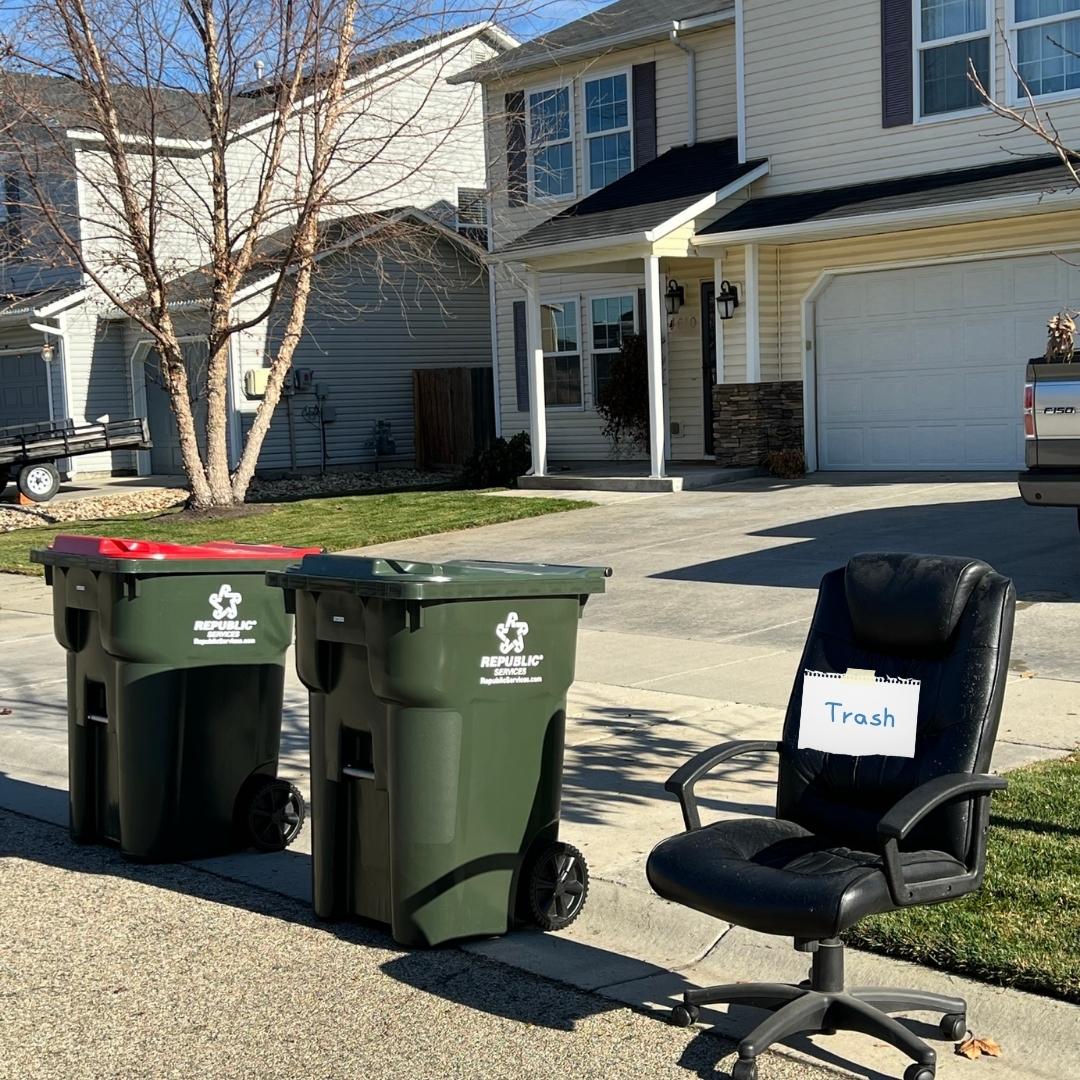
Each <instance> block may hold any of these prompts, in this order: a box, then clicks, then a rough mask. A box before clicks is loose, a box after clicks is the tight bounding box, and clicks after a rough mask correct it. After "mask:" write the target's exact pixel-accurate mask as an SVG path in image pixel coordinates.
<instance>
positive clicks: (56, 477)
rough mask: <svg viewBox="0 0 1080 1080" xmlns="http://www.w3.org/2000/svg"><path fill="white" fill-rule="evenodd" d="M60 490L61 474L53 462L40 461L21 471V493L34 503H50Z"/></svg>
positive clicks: (26, 466)
mask: <svg viewBox="0 0 1080 1080" xmlns="http://www.w3.org/2000/svg"><path fill="white" fill-rule="evenodd" d="M59 490H60V474H59V473H58V472H57V471H56V466H55V465H54V464H53V463H52V462H51V461H38V462H36V463H35V464H33V465H24V466H23V467H22V468H21V469H20V470H19V491H20V492H21V493H22V494H23V495H25V496H26V497H27V498H28V499H30V500H32V501H33V502H39V503H43V502H48V501H49V500H50V499H51V498H52V497H53V496H54V495H55V494H56V493H57V492H58V491H59Z"/></svg>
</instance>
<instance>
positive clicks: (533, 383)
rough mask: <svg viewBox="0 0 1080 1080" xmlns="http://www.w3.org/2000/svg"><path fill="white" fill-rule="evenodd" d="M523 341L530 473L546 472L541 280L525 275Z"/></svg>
mask: <svg viewBox="0 0 1080 1080" xmlns="http://www.w3.org/2000/svg"><path fill="white" fill-rule="evenodd" d="M525 342H526V348H527V350H528V354H529V442H530V444H531V446H532V473H533V476H545V475H546V474H547V404H546V402H545V401H544V344H543V340H542V338H541V336H540V282H539V279H538V276H537V274H536V272H535V271H534V270H529V271H527V272H526V274H525Z"/></svg>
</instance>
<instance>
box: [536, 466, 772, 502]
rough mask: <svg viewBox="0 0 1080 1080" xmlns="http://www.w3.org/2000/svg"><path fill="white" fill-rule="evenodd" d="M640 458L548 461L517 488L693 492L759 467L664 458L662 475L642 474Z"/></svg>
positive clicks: (749, 474)
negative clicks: (541, 470)
mask: <svg viewBox="0 0 1080 1080" xmlns="http://www.w3.org/2000/svg"><path fill="white" fill-rule="evenodd" d="M645 468H646V463H645V462H644V461H577V462H565V461H563V462H551V463H549V465H548V468H547V471H546V472H544V473H542V474H541V475H539V476H538V475H536V474H532V475H529V476H521V477H519V478H518V487H520V488H526V489H529V490H534V491H567V490H569V491H634V492H641V493H650V492H653V493H657V494H660V493H667V492H676V491H697V490H700V489H702V488H710V487H715V486H716V485H717V484H731V483H734V482H735V481H736V480H748V479H750V478H751V477H754V476H760V475H761V474H762V472H763V470H762V469H760V468H757V467H754V466H748V467H745V468H738V467H732V466H722V465H718V464H717V463H716V462H715V461H667V462H665V463H664V473H663V475H662V476H646V475H645Z"/></svg>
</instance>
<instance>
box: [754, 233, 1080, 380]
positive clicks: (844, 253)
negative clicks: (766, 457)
mask: <svg viewBox="0 0 1080 1080" xmlns="http://www.w3.org/2000/svg"><path fill="white" fill-rule="evenodd" d="M1064 237H1076V238H1078V239H1077V240H1075V241H1073V243H1074V244H1075V245H1080V211H1067V212H1062V213H1056V214H1040V215H1036V216H1033V217H1017V218H1008V219H1005V220H1001V221H997V222H993V223H991V222H976V223H972V224H970V225H953V226H948V227H943V228H936V229H916V230H912V231H910V232H896V233H882V234H880V235H878V236H860V237H853V238H849V239H843V240H827V241H819V242H817V243H813V244H794V245H791V246H790V247H784V248H781V249H780V252H781V260H780V262H781V282H782V294H781V304H780V309H781V312H782V316H783V318H782V320H781V323H780V327H779V337H780V345H781V347H780V350H779V352H778V354H774V358H770V361H769V366H770V367H771V369H772V370H773V371H778V372H779V374H780V377H782V378H785V379H799V378H802V371H803V360H804V337H803V325H802V306H803V300H804V299H805V298H806V296H807V294H808V293H809V292H810V290H811V289H812V288H813V287H814V285H815V283H816V282H817V281H818V279H819V278H820V277H821V275H822V274H823V273H824V272H825V271H826V270H842V269H848V268H851V267H859V266H867V267H868V266H881V267H882V268H884V267H885V266H888V265H891V264H896V263H909V264H911V263H914V264H918V263H920V262H923V261H934V260H943V259H944V260H947V259H951V258H962V257H964V256H965V255H973V254H983V255H987V256H990V255H1008V254H1010V253H1014V254H1022V253H1025V251H1027V250H1030V249H1040V250H1047V251H1064V252H1065V254H1064V256H1063V257H1065V258H1068V259H1076V258H1077V257H1078V256H1077V255H1076V254H1075V253H1074V254H1069V253H1068V252H1069V247H1068V244H1069V241H1065V240H1063V238H1064ZM1046 314H1047V318H1049V317H1050V316H1051V315H1052V314H1054V312H1053V311H1047V313H1046ZM763 323H764V313H763ZM1022 359H1023V358H1022V357H1018V358H1017V362H1018V363H1019V362H1020V361H1021V360H1022ZM762 364H763V367H764V366H765V358H764V356H763V357H762Z"/></svg>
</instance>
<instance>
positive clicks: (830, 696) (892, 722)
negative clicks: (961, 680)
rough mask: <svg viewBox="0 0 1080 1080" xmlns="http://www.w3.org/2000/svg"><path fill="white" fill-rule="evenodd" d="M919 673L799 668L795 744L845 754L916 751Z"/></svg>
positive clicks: (890, 754)
mask: <svg viewBox="0 0 1080 1080" xmlns="http://www.w3.org/2000/svg"><path fill="white" fill-rule="evenodd" d="M921 688H922V683H921V682H920V681H919V680H918V679H893V678H882V677H879V676H876V675H875V674H874V672H872V671H865V670H862V669H859V668H850V669H849V670H848V671H847V672H846V673H844V674H842V675H838V674H836V673H834V672H828V671H806V672H804V673H803V693H802V713H801V715H800V717H799V749H800V750H821V751H823V752H824V753H826V754H846V755H848V756H849V757H869V756H871V755H881V756H884V757H906V758H910V757H914V756H915V732H916V729H917V727H918V720H919V691H920V689H921Z"/></svg>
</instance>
